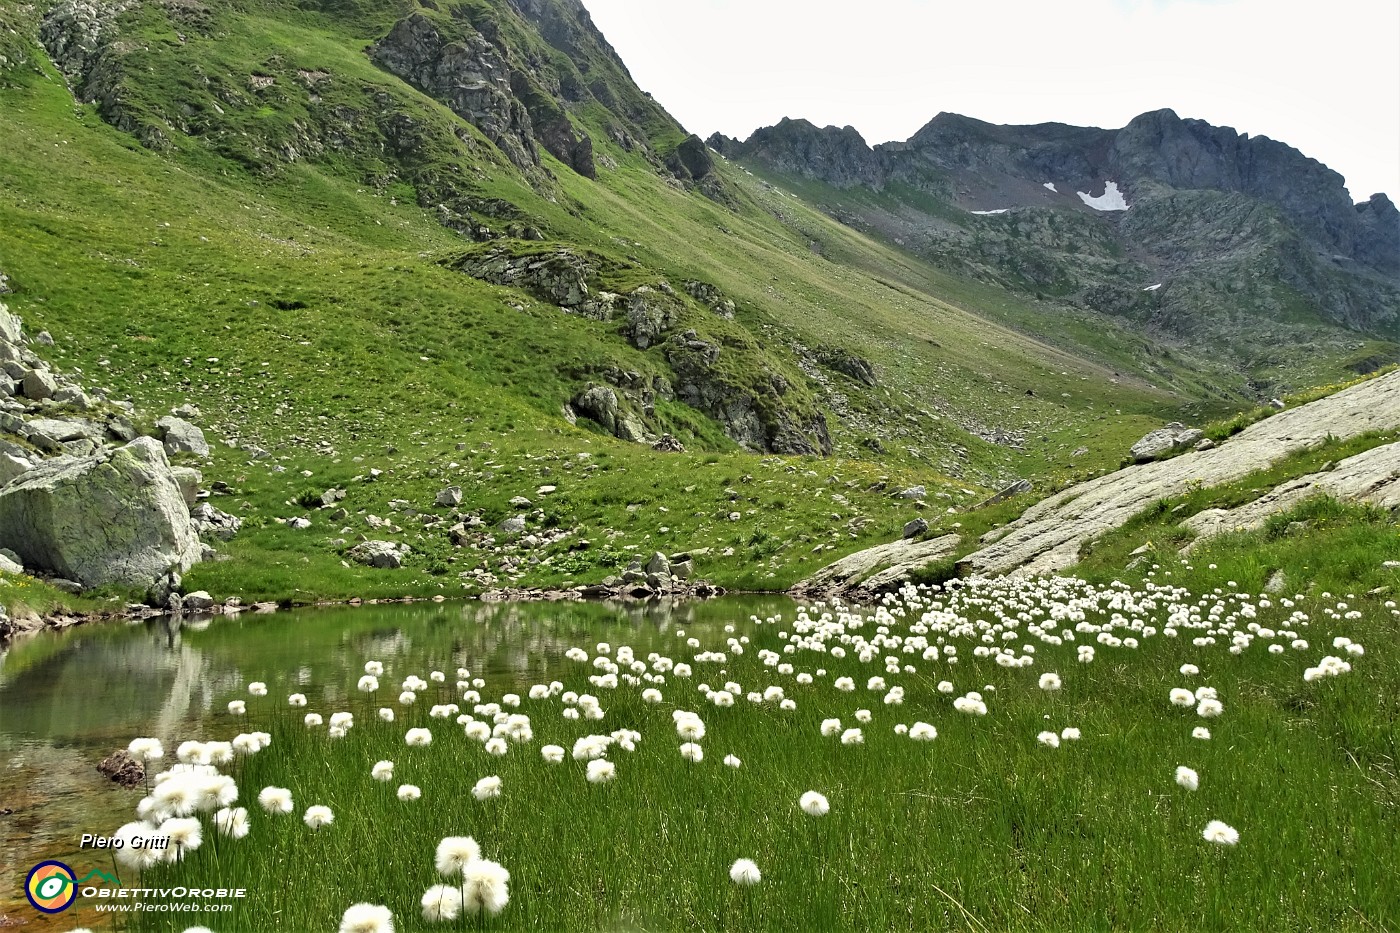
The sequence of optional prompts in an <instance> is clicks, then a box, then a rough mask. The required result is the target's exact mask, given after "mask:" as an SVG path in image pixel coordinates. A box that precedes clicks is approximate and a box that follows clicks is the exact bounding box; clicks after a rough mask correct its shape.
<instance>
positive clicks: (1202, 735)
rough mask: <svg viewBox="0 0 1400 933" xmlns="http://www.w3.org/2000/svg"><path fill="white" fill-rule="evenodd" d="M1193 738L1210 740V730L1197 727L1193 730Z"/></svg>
mask: <svg viewBox="0 0 1400 933" xmlns="http://www.w3.org/2000/svg"><path fill="white" fill-rule="evenodd" d="M1191 738H1193V739H1202V740H1209V739H1210V730H1209V729H1207V728H1206V727H1205V726H1197V727H1196V728H1194V729H1192V730H1191Z"/></svg>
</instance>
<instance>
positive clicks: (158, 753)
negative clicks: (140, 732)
mask: <svg viewBox="0 0 1400 933" xmlns="http://www.w3.org/2000/svg"><path fill="white" fill-rule="evenodd" d="M126 753H127V754H128V755H130V756H131V757H132V758H135V759H136V760H137V761H156V760H157V759H160V758H164V757H165V748H164V746H162V745H161V744H160V739H151V738H142V739H132V740H131V744H130V745H128V746H127V747H126Z"/></svg>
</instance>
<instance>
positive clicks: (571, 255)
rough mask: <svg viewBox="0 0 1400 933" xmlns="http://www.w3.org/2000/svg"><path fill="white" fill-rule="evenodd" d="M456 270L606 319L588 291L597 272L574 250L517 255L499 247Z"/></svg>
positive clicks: (477, 256) (457, 266)
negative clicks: (590, 280)
mask: <svg viewBox="0 0 1400 933" xmlns="http://www.w3.org/2000/svg"><path fill="white" fill-rule="evenodd" d="M456 268H457V269H458V270H460V271H461V272H465V273H466V274H467V275H470V276H471V277H472V278H475V279H480V280H481V281H483V282H490V283H491V284H492V285H504V286H508V287H511V288H520V289H524V290H525V291H528V292H529V293H530V294H532V295H535V296H536V297H538V298H539V299H541V300H542V301H547V302H549V303H550V304H554V305H558V306H559V307H561V308H564V309H566V310H579V311H580V312H582V313H585V314H586V315H587V316H602V315H601V310H600V308H599V307H597V306H595V303H594V302H593V299H592V293H591V292H590V291H589V288H588V279H589V277H590V276H592V275H593V274H595V272H596V270H595V268H594V267H593V264H592V263H591V262H590V261H589V260H588V259H586V258H585V257H584V256H582V255H580V254H579V253H577V252H575V251H574V250H570V249H563V248H560V249H556V250H553V251H551V252H548V253H531V254H529V255H516V254H514V253H512V252H511V251H510V250H508V249H506V248H505V247H497V248H493V249H491V250H489V251H487V252H486V253H482V254H479V255H472V256H467V257H465V258H463V259H462V260H461V261H460V262H458V263H456Z"/></svg>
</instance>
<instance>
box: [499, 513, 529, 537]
mask: <svg viewBox="0 0 1400 933" xmlns="http://www.w3.org/2000/svg"><path fill="white" fill-rule="evenodd" d="M497 527H498V528H499V529H500V532H501V534H503V535H505V536H506V537H508V538H510V537H516V536H518V535H523V534H524V533H525V516H523V515H512V516H511V517H510V518H508V519H506V520H505V521H503V522H501V524H500V525H499V526H497Z"/></svg>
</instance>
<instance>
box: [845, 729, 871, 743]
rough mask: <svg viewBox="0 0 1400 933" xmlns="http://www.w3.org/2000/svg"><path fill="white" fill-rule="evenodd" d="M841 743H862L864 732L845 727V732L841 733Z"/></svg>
mask: <svg viewBox="0 0 1400 933" xmlns="http://www.w3.org/2000/svg"><path fill="white" fill-rule="evenodd" d="M841 744H842V745H864V744H865V733H863V732H861V731H860V730H859V729H847V730H846V731H845V732H843V733H841Z"/></svg>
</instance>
